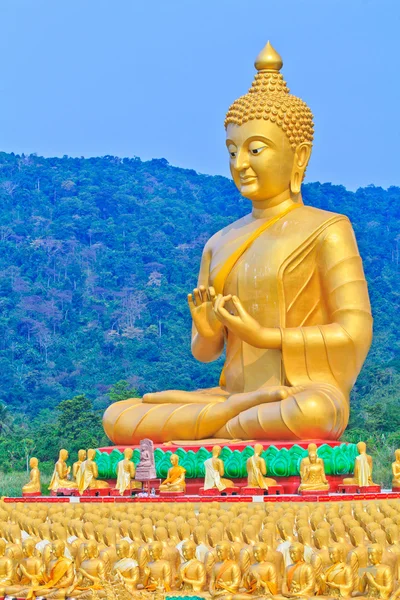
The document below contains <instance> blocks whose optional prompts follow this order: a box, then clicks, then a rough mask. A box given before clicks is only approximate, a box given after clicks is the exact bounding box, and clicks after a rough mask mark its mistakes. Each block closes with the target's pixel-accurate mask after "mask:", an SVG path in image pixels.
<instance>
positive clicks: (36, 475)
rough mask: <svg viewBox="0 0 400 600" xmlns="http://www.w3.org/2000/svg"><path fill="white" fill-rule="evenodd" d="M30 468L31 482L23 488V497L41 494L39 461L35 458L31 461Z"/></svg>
mask: <svg viewBox="0 0 400 600" xmlns="http://www.w3.org/2000/svg"><path fill="white" fill-rule="evenodd" d="M29 466H30V469H31V471H30V474H29V481H28V483H27V484H26V485H24V486H23V488H22V495H25V494H39V495H40V494H41V487H40V471H39V461H38V459H37V458H35V457H34V456H33V457H32V458H31V459H30V461H29Z"/></svg>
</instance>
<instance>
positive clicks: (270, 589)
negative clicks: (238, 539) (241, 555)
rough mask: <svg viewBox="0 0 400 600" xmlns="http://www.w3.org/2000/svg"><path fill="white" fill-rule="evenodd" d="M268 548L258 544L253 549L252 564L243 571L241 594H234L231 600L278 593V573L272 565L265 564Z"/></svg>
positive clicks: (269, 563) (243, 599)
mask: <svg viewBox="0 0 400 600" xmlns="http://www.w3.org/2000/svg"><path fill="white" fill-rule="evenodd" d="M267 554H268V547H267V545H266V544H263V543H262V542H259V543H257V544H255V546H254V548H253V555H254V561H255V562H254V563H253V564H252V565H251V566H250V567H249V568H248V569H247V570H246V571H245V573H244V575H243V578H242V582H241V587H244V588H245V589H246V592H245V593H244V594H243V593H241V594H235V595H234V596H233V600H246V599H248V598H265V597H266V596H267V597H271V596H275V595H276V594H277V593H278V573H277V570H276V567H275V565H274V564H273V563H271V562H267Z"/></svg>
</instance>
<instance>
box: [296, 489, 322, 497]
mask: <svg viewBox="0 0 400 600" xmlns="http://www.w3.org/2000/svg"><path fill="white" fill-rule="evenodd" d="M328 493H329V490H301V492H299V494H300V496H326V495H327V494H328Z"/></svg>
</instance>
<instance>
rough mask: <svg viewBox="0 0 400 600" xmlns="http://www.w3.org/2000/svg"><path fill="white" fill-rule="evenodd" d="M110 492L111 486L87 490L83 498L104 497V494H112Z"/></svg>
mask: <svg viewBox="0 0 400 600" xmlns="http://www.w3.org/2000/svg"><path fill="white" fill-rule="evenodd" d="M110 492H111V488H104V489H102V488H99V489H93V490H85V491H84V492H83V494H82V495H81V498H103V497H104V496H110Z"/></svg>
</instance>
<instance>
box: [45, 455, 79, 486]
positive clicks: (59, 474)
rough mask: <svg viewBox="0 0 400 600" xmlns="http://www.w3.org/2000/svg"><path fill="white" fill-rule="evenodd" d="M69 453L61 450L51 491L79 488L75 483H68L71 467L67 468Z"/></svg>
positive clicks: (52, 479) (55, 466) (51, 483)
mask: <svg viewBox="0 0 400 600" xmlns="http://www.w3.org/2000/svg"><path fill="white" fill-rule="evenodd" d="M67 460H68V451H67V450H64V449H63V450H60V454H59V457H58V461H57V462H56V464H55V465H54V471H53V475H52V478H51V481H50V485H49V490H51V491H52V492H56V491H57V490H58V489H59V488H64V489H75V490H76V488H77V487H78V486H77V484H76V483H75V481H68V475H69V474H70V472H71V467H68V466H67V463H66V461H67Z"/></svg>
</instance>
